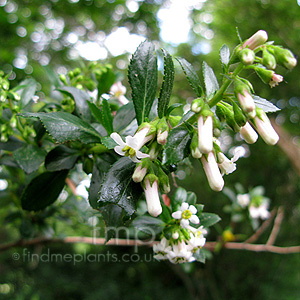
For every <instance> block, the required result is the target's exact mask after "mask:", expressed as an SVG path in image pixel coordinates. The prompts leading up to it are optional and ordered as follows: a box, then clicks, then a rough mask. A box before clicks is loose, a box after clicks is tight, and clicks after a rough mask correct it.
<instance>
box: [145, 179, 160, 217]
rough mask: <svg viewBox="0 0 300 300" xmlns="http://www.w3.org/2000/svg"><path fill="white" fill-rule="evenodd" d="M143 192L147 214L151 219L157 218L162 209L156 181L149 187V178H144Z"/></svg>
mask: <svg viewBox="0 0 300 300" xmlns="http://www.w3.org/2000/svg"><path fill="white" fill-rule="evenodd" d="M144 191H145V197H146V202H147V210H148V213H149V214H150V215H151V216H153V217H157V216H158V215H160V214H161V213H162V207H161V204H160V200H159V195H158V184H157V180H154V182H153V184H152V185H151V183H150V180H149V178H147V177H146V179H145V187H144Z"/></svg>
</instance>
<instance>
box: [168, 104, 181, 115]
mask: <svg viewBox="0 0 300 300" xmlns="http://www.w3.org/2000/svg"><path fill="white" fill-rule="evenodd" d="M180 106H183V104H182V103H174V104H172V105H171V106H169V107H168V109H167V112H166V116H169V115H170V114H171V112H172V111H173V110H174V109H176V108H178V107H180Z"/></svg>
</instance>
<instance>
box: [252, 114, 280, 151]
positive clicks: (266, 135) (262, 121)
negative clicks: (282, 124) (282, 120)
mask: <svg viewBox="0 0 300 300" xmlns="http://www.w3.org/2000/svg"><path fill="white" fill-rule="evenodd" d="M253 123H254V126H255V129H256V130H257V132H258V133H259V135H260V136H261V137H262V139H263V140H264V141H265V143H266V144H268V145H272V146H273V145H275V144H276V143H277V142H278V140H279V136H278V134H277V133H276V131H275V130H274V128H273V127H272V125H271V122H270V120H269V118H268V117H267V115H266V114H265V112H264V111H261V112H260V115H259V116H256V117H255V118H254V119H253Z"/></svg>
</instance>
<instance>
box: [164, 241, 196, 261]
mask: <svg viewBox="0 0 300 300" xmlns="http://www.w3.org/2000/svg"><path fill="white" fill-rule="evenodd" d="M167 257H168V259H169V260H170V262H171V263H173V264H178V263H179V264H182V263H186V262H192V261H195V260H196V259H195V258H194V257H193V252H192V251H190V250H189V249H188V247H187V245H186V244H185V243H184V242H180V243H178V244H177V245H176V244H174V245H173V247H172V251H170V252H169V253H168V254H167Z"/></svg>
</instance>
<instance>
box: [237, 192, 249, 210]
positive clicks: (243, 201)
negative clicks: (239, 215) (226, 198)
mask: <svg viewBox="0 0 300 300" xmlns="http://www.w3.org/2000/svg"><path fill="white" fill-rule="evenodd" d="M236 200H237V203H238V204H239V205H240V206H241V207H242V208H245V207H247V206H248V205H249V204H250V195H249V194H238V195H237V196H236Z"/></svg>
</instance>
